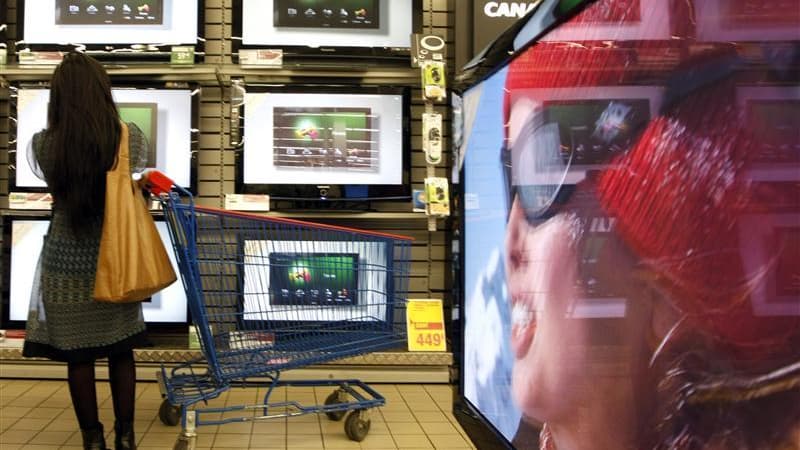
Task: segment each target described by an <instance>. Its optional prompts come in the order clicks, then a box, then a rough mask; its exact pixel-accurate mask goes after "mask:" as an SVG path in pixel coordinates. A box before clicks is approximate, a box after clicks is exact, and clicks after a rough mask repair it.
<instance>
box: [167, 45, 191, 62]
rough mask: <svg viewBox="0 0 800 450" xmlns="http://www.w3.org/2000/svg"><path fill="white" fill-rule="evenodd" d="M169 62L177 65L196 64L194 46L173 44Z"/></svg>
mask: <svg viewBox="0 0 800 450" xmlns="http://www.w3.org/2000/svg"><path fill="white" fill-rule="evenodd" d="M169 63H170V64H172V65H177V66H191V65H194V46H191V45H173V46H172V48H171V49H170V58H169Z"/></svg>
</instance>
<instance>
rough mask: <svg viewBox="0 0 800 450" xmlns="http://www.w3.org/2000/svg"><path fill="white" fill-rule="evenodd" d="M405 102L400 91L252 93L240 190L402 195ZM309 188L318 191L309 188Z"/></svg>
mask: <svg viewBox="0 0 800 450" xmlns="http://www.w3.org/2000/svg"><path fill="white" fill-rule="evenodd" d="M354 89H358V88H354ZM395 92H397V91H395ZM405 102H406V99H405V97H404V95H403V94H401V93H399V92H397V93H387V94H368V93H358V92H348V93H335V92H314V91H304V92H292V93H289V92H280V91H277V92H247V93H246V94H245V98H244V149H243V153H242V158H241V167H240V170H238V171H237V177H238V179H240V180H241V183H239V186H238V188H237V189H240V190H241V191H244V192H249V193H267V194H271V195H274V196H280V195H279V192H281V191H280V189H285V188H292V189H294V188H295V187H298V188H297V189H296V190H297V193H298V194H297V195H298V196H307V195H310V196H311V197H312V198H313V197H318V196H319V194H318V191H317V190H316V186H368V187H369V189H370V190H372V192H374V193H377V194H378V195H379V196H385V195H386V193H387V192H391V193H402V191H405V190H406V189H405V187H406V185H407V175H408V174H407V172H406V161H407V155H405V152H406V145H407V137H408V136H407V130H406V122H407V121H406V119H405V112H404V111H405V109H406V105H405ZM303 186H305V187H311V188H313V189H311V191H309V192H307V193H304V192H303V188H302V187H303ZM379 186H383V187H385V189H384V190H380V189H378V187H379ZM395 195H396V194H395ZM365 196H366V195H365Z"/></svg>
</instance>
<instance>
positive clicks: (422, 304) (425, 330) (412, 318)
mask: <svg viewBox="0 0 800 450" xmlns="http://www.w3.org/2000/svg"><path fill="white" fill-rule="evenodd" d="M406 326H407V327H408V351H411V352H444V351H447V344H446V343H445V336H444V312H443V311H442V301H441V300H409V301H408V306H407V309H406Z"/></svg>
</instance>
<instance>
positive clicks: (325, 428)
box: [0, 380, 474, 450]
mask: <svg viewBox="0 0 800 450" xmlns="http://www.w3.org/2000/svg"><path fill="white" fill-rule="evenodd" d="M373 388H374V389H375V390H376V391H378V392H380V393H381V395H383V396H384V397H385V398H386V405H385V406H383V407H380V408H376V409H373V410H371V411H370V414H369V417H370V424H371V425H370V430H369V433H368V435H367V436H366V438H365V439H364V440H363V441H361V442H355V441H352V440H350V439H349V438H348V437H347V434H346V433H345V429H344V426H345V422H346V420H345V418H346V416H345V417H344V418H343V419H342V420H340V421H334V420H330V419H329V418H328V417H327V416H326V415H324V414H321V415H319V414H306V415H301V416H297V417H289V418H278V419H271V420H262V421H248V422H232V423H228V424H224V425H208V426H200V427H198V429H197V431H198V436H197V438H196V448H197V449H198V450H213V449H251V450H259V449H260V450H278V449H292V450H347V449H358V450H400V449H402V450H416V449H420V450H421V449H436V448H452V449H469V448H474V447H473V446H472V445H471V443H470V442H469V441H468V439H467V438H466V437H465V434H464V431H463V429H461V427H460V426H459V424H458V422H457V421H456V420H455V417H453V415H452V412H451V409H452V388H451V387H450V386H445V385H389V384H382V385H375V386H373ZM331 392H333V388H332V387H329V386H326V387H319V388H313V387H297V388H288V389H287V388H281V389H276V390H274V391H273V393H272V396H271V399H270V400H271V401H273V402H280V401H286V400H290V401H296V402H298V403H300V404H302V405H304V406H313V405H318V404H321V403H322V402H324V401H325V399H326V398H327V396H329V395H330V393H331ZM97 394H98V405H99V411H98V414H99V416H100V418H101V420H102V421H103V423H105V424H106V431H107V433H106V436H107V437H106V442H107V443H113V437H114V434H113V421H114V413H113V409H112V401H111V398H110V389H109V387H108V383H107V382H98V384H97ZM265 394H266V389H265V388H259V387H253V388H247V389H240V388H235V389H232V390H230V391H228V392H225V393H223V395H220V396H219V397H218V398H216V399H212V400H210V401H209V404H208V406H206V405H204V404H198V406H197V407H198V409H202V408H205V407H225V406H226V405H228V406H238V405H254V404H257V403H259V402H261V401H262V400H263V396H264V395H265ZM162 402H163V400H162V399H161V395H160V392H159V390H158V386H157V385H156V384H155V383H140V384H139V385H138V386H137V400H136V421H135V423H134V430H135V431H136V435H137V438H138V448H139V449H140V450H148V449H162V450H163V449H165V448H172V446H173V444H174V443H175V441H176V439H177V437H178V435H179V433H180V427H173V426H167V425H164V424H163V423H161V420H160V419H159V418H158V407H160V406H161V403H162ZM0 406H2V408H1V409H0V449H2V450H18V449H21V448H26V449H28V448H30V449H43V448H48V449H50V448H52V449H58V448H61V449H64V450H72V449H80V448H82V445H81V434H80V431H79V429H78V425H77V421H76V419H75V414H74V412H73V411H72V405H71V401H70V397H69V391H68V388H67V385H66V383H65V382H60V381H38V382H37V381H33V382H31V381H25V380H0ZM287 411H289V410H286V409H283V410H280V409H278V408H272V409H271V410H270V414H278V413H284V412H287ZM261 414H262V410H261V409H247V410H244V411H231V412H226V413H208V414H204V415H203V416H202V419H203V420H219V419H220V418H223V417H255V416H259V415H261Z"/></svg>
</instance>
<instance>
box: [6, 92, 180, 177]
mask: <svg viewBox="0 0 800 450" xmlns="http://www.w3.org/2000/svg"><path fill="white" fill-rule="evenodd" d="M17 94H18V95H17V121H16V126H17V130H16V131H17V150H18V153H17V164H16V172H15V175H14V176H15V179H14V181H15V183H16V188H17V189H25V188H44V187H45V186H46V185H45V182H44V181H43V180H41V179H39V178H38V177H37V176H36V175H35V174H34V172H33V170H32V169H31V167H30V165H29V164H28V158H27V152H28V151H29V145H30V142H31V139H32V138H33V135H34V134H35V133H37V132H39V131H40V130H42V129H44V128H45V127H46V126H47V105H48V103H49V101H50V91H49V90H48V89H29V88H22V89H19V90H18V93H17ZM112 94H113V96H114V100H115V101H116V103H117V106H118V109H119V113H120V117H121V118H122V119H123V120H125V121H128V122H133V123H135V124H136V125H137V126H138V127H139V128H140V129H141V130H142V131H143V132H144V134H145V136H146V137H147V138H148V141H149V143H150V149H149V150H150V153H149V154H148V157H147V167H152V168H157V169H159V170H161V171H162V172H164V173H166V174H167V175H168V176H169V177H170V178H172V179H173V180H175V182H176V183H178V184H179V185H181V186H185V187H189V186H191V164H192V151H191V150H192V149H191V145H192V143H191V140H192V135H191V130H192V91H190V90H188V89H124V88H114V89H112Z"/></svg>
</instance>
